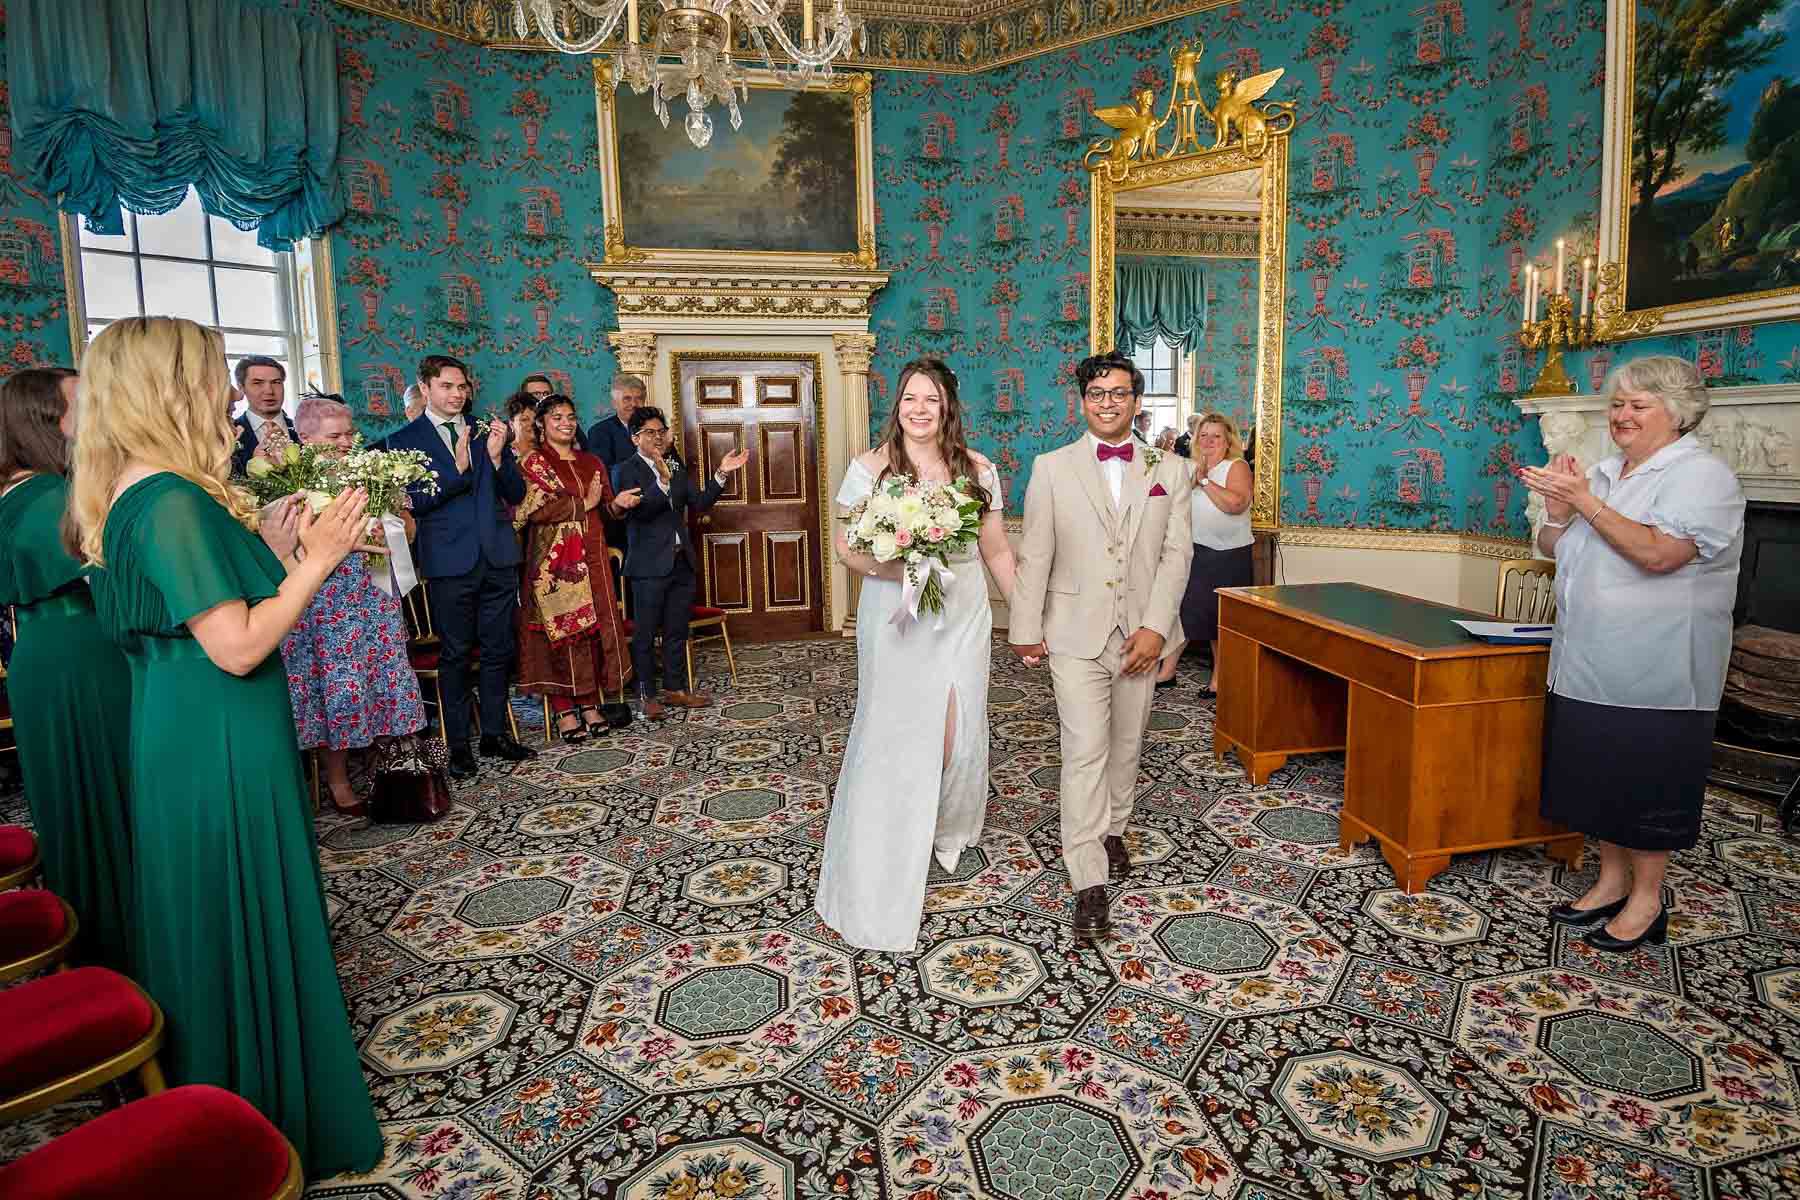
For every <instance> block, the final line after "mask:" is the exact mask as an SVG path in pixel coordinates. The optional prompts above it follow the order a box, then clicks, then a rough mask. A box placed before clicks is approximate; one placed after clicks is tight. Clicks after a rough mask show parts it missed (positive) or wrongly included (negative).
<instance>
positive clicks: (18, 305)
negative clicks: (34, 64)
mask: <svg viewBox="0 0 1800 1200" xmlns="http://www.w3.org/2000/svg"><path fill="white" fill-rule="evenodd" d="M5 21H6V9H5V6H4V5H0V377H4V376H7V375H10V374H12V373H13V372H14V371H17V370H21V369H23V368H26V367H41V366H52V365H67V364H68V361H69V325H68V311H67V309H68V305H67V302H66V299H65V297H64V292H63V273H62V249H61V247H60V245H59V244H58V237H57V230H56V221H57V217H56V210H55V207H54V206H53V205H52V204H51V203H50V200H49V198H48V197H46V196H43V195H40V194H39V193H37V192H35V191H33V190H32V189H31V188H29V187H27V186H26V185H25V182H24V179H23V178H22V176H21V174H20V172H19V170H18V168H17V167H16V166H15V165H14V163H13V132H12V115H11V112H10V110H9V108H8V105H7V94H6V40H5Z"/></svg>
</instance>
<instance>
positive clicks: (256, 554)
mask: <svg viewBox="0 0 1800 1200" xmlns="http://www.w3.org/2000/svg"><path fill="white" fill-rule="evenodd" d="M146 516H147V520H146V521H145V522H143V524H142V526H141V527H142V528H143V529H145V530H147V531H148V532H149V537H148V538H147V539H146V541H145V543H144V544H143V545H142V546H141V547H140V549H139V561H140V562H141V563H142V567H143V571H144V574H145V576H146V577H147V578H148V579H149V581H150V583H151V584H152V586H154V587H155V588H156V590H157V591H158V592H160V593H162V598H163V604H164V606H165V607H166V608H167V609H168V614H169V620H170V623H171V625H183V624H186V622H187V621H188V619H189V618H191V617H197V616H199V615H200V614H201V613H203V612H206V611H207V610H208V609H211V608H216V607H217V606H219V605H221V604H224V603H227V602H228V601H232V600H244V601H247V602H249V603H252V604H254V603H256V602H257V601H259V600H267V599H268V598H269V597H270V596H273V595H274V594H275V593H276V591H277V590H279V588H280V587H281V580H282V577H283V574H284V572H283V571H282V569H281V563H280V560H278V559H277V558H276V557H275V555H274V553H273V552H272V551H271V550H270V549H269V548H268V547H267V546H266V545H264V544H263V542H262V539H261V538H259V537H257V536H256V535H255V534H254V533H251V532H250V531H249V530H248V529H245V528H244V527H243V526H242V525H240V524H238V523H237V521H235V520H233V519H232V516H231V514H230V513H229V512H227V511H226V510H225V508H224V506H223V505H221V504H220V503H219V502H218V501H216V500H214V499H213V498H212V497H211V496H209V495H207V494H206V493H205V492H204V491H202V490H201V489H200V488H198V487H196V486H194V485H192V484H187V485H185V486H180V487H171V488H169V489H168V490H167V491H165V492H164V493H163V494H162V495H160V496H158V497H157V498H156V499H155V501H154V503H153V504H152V506H151V507H150V509H149V511H148V513H147V514H146Z"/></svg>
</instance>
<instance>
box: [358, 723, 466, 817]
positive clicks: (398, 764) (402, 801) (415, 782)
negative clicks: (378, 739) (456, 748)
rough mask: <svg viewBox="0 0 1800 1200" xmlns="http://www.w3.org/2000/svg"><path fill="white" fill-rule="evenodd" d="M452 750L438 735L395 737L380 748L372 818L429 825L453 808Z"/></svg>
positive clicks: (370, 806) (371, 797) (372, 796)
mask: <svg viewBox="0 0 1800 1200" xmlns="http://www.w3.org/2000/svg"><path fill="white" fill-rule="evenodd" d="M449 761H450V752H449V751H448V750H447V749H446V748H445V746H444V743H443V742H441V741H439V740H438V739H437V738H434V737H421V736H419V735H417V734H412V735H409V736H407V737H401V738H395V739H394V740H393V741H391V742H389V743H387V744H386V745H385V746H383V747H381V748H380V750H378V751H377V752H376V756H375V786H374V789H373V790H372V791H371V792H370V793H369V820H371V821H373V822H375V823H376V824H378V825H428V824H430V823H431V822H433V821H436V820H438V819H439V818H440V817H442V816H443V815H444V814H445V813H447V812H449V811H450V781H449V779H448V777H447V776H446V775H445V773H444V768H445V767H446V766H447V765H448V764H449Z"/></svg>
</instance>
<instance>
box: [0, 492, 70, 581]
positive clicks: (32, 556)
mask: <svg viewBox="0 0 1800 1200" xmlns="http://www.w3.org/2000/svg"><path fill="white" fill-rule="evenodd" d="M68 495H69V484H68V481H67V480H64V479H62V478H61V477H59V476H56V475H38V476H35V477H34V478H31V479H27V480H26V481H25V482H24V483H21V484H20V485H19V486H18V487H16V488H14V489H13V490H12V491H10V492H8V493H6V495H5V496H3V497H0V604H35V603H37V602H38V601H39V600H42V599H44V598H45V597H47V596H53V595H55V594H56V593H57V592H60V591H62V590H63V589H64V588H66V587H68V586H69V585H70V584H72V583H74V582H76V581H77V580H79V579H80V578H81V577H82V576H84V575H86V574H87V573H88V570H87V568H86V567H84V566H82V565H81V564H80V563H79V562H77V561H76V560H75V559H74V558H73V557H72V556H71V555H70V554H69V552H68V551H67V550H65V549H63V544H62V514H63V506H64V505H65V503H66V502H67V500H68Z"/></svg>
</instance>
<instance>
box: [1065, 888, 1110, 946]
mask: <svg viewBox="0 0 1800 1200" xmlns="http://www.w3.org/2000/svg"><path fill="white" fill-rule="evenodd" d="M1074 923H1075V936H1076V937H1078V938H1087V939H1094V938H1104V937H1106V936H1107V935H1108V934H1110V933H1112V909H1111V907H1110V906H1109V905H1108V904H1107V902H1106V887H1105V886H1104V885H1102V884H1096V885H1094V886H1093V887H1091V888H1082V889H1081V890H1080V891H1079V892H1077V893H1076V894H1075V922H1074Z"/></svg>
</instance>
